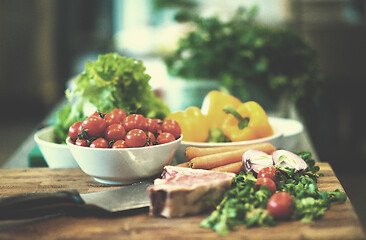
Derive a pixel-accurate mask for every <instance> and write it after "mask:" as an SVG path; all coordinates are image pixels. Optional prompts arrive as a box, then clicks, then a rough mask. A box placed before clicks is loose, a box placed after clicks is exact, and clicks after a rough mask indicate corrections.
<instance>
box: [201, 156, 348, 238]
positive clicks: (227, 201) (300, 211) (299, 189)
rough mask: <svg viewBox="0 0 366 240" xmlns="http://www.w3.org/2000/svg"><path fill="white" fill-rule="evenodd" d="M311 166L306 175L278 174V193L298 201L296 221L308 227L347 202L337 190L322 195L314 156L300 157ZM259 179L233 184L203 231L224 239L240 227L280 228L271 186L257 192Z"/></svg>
mask: <svg viewBox="0 0 366 240" xmlns="http://www.w3.org/2000/svg"><path fill="white" fill-rule="evenodd" d="M297 154H298V155H299V156H300V157H302V158H303V159H304V160H305V162H306V163H307V165H308V167H307V168H306V169H305V170H303V171H298V172H295V169H294V168H288V167H286V168H280V167H277V168H278V169H279V171H278V173H277V174H276V178H277V179H278V180H279V182H278V183H277V192H282V191H285V192H288V193H289V194H291V196H292V198H293V200H294V201H295V209H294V211H293V213H292V215H291V219H292V220H300V221H301V222H303V223H308V222H311V221H313V220H316V219H319V218H321V217H322V216H323V215H324V213H325V212H326V211H327V210H328V209H329V208H330V206H331V203H332V202H340V203H343V202H345V201H346V200H347V196H346V194H345V193H344V192H341V191H340V190H339V189H336V190H334V191H332V192H326V191H323V192H320V191H319V190H318V186H317V180H318V178H319V177H321V176H322V174H319V173H318V171H319V167H318V166H314V165H315V161H314V160H313V159H312V157H311V153H310V152H299V153H297ZM256 181H257V179H256V177H255V176H254V175H253V173H252V172H249V173H248V174H245V173H244V172H241V173H240V174H238V175H237V176H236V177H235V178H234V179H233V182H232V187H231V189H229V190H227V191H226V192H225V194H224V197H223V199H222V201H221V202H220V203H219V205H217V207H216V209H215V210H214V211H213V212H212V213H211V214H210V215H209V216H208V217H207V218H206V219H204V220H203V221H202V222H201V227H204V228H211V229H213V230H215V231H216V232H217V233H218V234H220V235H227V234H228V233H229V232H230V231H232V230H235V229H236V228H237V227H238V226H239V225H245V226H246V227H248V228H249V227H255V226H264V227H270V226H274V225H275V224H276V221H275V219H274V218H273V217H272V216H271V215H270V214H269V213H268V210H267V203H268V200H269V198H270V197H271V192H270V191H269V190H268V188H267V186H265V187H261V188H260V189H259V190H257V191H256V190H255V189H254V185H255V183H256Z"/></svg>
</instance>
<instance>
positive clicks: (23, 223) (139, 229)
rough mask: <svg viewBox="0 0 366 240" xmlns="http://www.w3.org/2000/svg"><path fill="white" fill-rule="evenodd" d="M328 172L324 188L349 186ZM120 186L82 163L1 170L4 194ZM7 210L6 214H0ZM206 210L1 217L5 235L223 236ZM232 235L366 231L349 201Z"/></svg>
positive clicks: (322, 235) (360, 235) (359, 234)
mask: <svg viewBox="0 0 366 240" xmlns="http://www.w3.org/2000/svg"><path fill="white" fill-rule="evenodd" d="M318 165H319V166H320V169H321V172H322V173H323V174H324V177H321V178H320V180H319V184H318V186H319V189H320V190H325V191H333V190H335V189H336V188H339V189H341V190H342V191H344V190H343V188H342V186H341V184H340V182H339V181H338V179H337V178H336V176H335V175H334V172H333V170H332V168H331V167H330V166H329V164H327V163H318ZM112 188H116V187H115V186H107V185H103V184H100V183H97V182H95V181H94V180H93V179H92V178H91V177H89V176H88V175H86V174H84V173H83V172H82V171H81V170H80V169H79V168H74V169H50V168H13V169H0V197H7V196H11V195H13V194H19V193H28V192H55V191H61V190H69V189H77V190H79V192H80V193H87V192H95V191H101V190H107V189H112ZM0 214H1V213H0ZM208 214H209V213H203V214H200V215H196V216H189V217H184V218H176V219H165V218H160V217H152V216H149V214H148V209H147V208H145V209H139V210H134V211H130V212H122V213H117V214H115V215H113V216H95V215H84V216H82V217H75V216H72V217H71V216H58V217H44V218H37V219H28V220H2V221H0V239H23V238H24V239H124V238H126V239H220V237H219V235H217V233H215V232H213V231H211V230H210V229H204V228H200V226H199V224H200V222H201V221H202V220H203V219H204V218H205V217H207V216H208ZM225 238H228V239H256V240H258V239H365V234H364V232H363V229H362V227H361V225H360V222H359V220H358V217H357V215H356V213H355V211H354V209H353V207H352V204H351V202H350V201H349V200H347V201H346V203H344V204H339V203H334V204H333V205H332V206H331V209H330V210H329V211H327V212H326V213H325V215H324V216H323V218H322V219H320V220H317V221H314V222H312V223H308V224H304V223H301V222H299V221H292V222H279V223H278V224H277V226H275V227H271V228H262V227H257V228H251V229H247V228H245V227H244V226H241V227H239V229H238V230H237V231H234V232H231V233H230V234H229V235H228V236H226V237H225Z"/></svg>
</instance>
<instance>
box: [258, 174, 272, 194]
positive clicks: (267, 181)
mask: <svg viewBox="0 0 366 240" xmlns="http://www.w3.org/2000/svg"><path fill="white" fill-rule="evenodd" d="M262 186H267V188H268V190H269V191H270V192H271V193H272V194H274V193H275V192H276V184H275V182H274V181H273V180H272V179H270V178H258V179H257V181H256V182H255V185H254V189H255V190H256V191H258V190H259V189H260V188H261V187H262Z"/></svg>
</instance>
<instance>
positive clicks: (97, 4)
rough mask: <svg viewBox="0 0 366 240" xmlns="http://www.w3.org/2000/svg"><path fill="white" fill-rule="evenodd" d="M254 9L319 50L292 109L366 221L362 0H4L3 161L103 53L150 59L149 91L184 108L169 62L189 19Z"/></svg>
mask: <svg viewBox="0 0 366 240" xmlns="http://www.w3.org/2000/svg"><path fill="white" fill-rule="evenodd" d="M254 5H255V6H257V7H258V14H257V18H256V21H258V22H259V23H261V24H263V25H267V26H280V27H285V28H288V29H292V30H295V31H297V32H298V33H299V34H300V36H301V38H302V39H303V40H304V41H305V42H306V43H307V44H308V46H310V47H311V48H312V49H314V51H315V52H316V56H317V62H312V60H311V61H310V62H309V65H311V63H316V65H317V66H318V67H319V72H320V74H321V79H322V81H319V82H318V83H319V84H313V85H312V86H310V87H307V88H306V89H305V93H306V94H305V95H304V96H306V97H305V98H302V99H301V100H300V101H298V102H296V104H295V107H296V109H297V111H298V112H299V114H300V116H301V118H302V119H303V121H304V124H305V125H306V128H307V130H308V133H309V136H310V137H311V141H312V144H313V145H314V148H315V150H316V152H317V156H318V157H319V159H318V160H320V161H326V162H329V163H330V164H331V166H332V167H333V168H334V170H335V172H336V174H337V176H338V177H339V178H340V180H341V183H342V184H343V185H344V187H345V189H346V191H347V192H348V194H349V196H350V198H351V201H352V203H353V204H354V205H355V207H356V209H357V212H358V213H359V215H360V217H361V220H362V221H363V223H365V222H366V220H365V217H364V215H365V214H366V208H365V207H364V204H363V201H364V200H363V199H364V198H365V197H366V193H365V190H364V189H365V188H364V187H362V186H364V185H365V176H364V170H363V168H362V167H363V166H364V162H365V161H366V135H365V133H366V124H365V123H364V122H365V121H364V119H365V116H366V115H365V114H364V113H363V110H364V109H365V107H364V104H365V95H364V88H363V87H364V86H365V84H364V82H363V81H365V80H366V1H365V0H276V1H266V0H231V1H220V0H208V1H207V0H206V1H203V0H180V1H178V0H177V1H172V0H170V1H168V0H120V1H119V0H108V1H100V0H51V1H50V0H0V53H1V54H0V91H1V92H0V101H1V110H2V111H1V112H2V117H1V118H0V121H1V125H0V126H1V130H0V134H1V136H2V138H1V145H0V150H1V157H0V165H1V164H4V163H5V162H6V161H7V160H8V159H9V158H10V157H11V156H12V154H13V153H14V152H15V151H16V150H17V149H18V148H19V147H20V146H21V144H22V143H23V142H24V141H25V139H26V138H28V137H29V135H30V134H31V133H32V132H33V131H34V130H35V129H36V128H37V127H39V124H40V122H41V121H42V120H43V119H44V118H45V117H46V116H47V115H48V114H49V113H50V111H51V110H52V109H53V108H54V107H55V106H56V105H57V104H58V103H59V102H60V101H61V100H62V99H63V98H64V91H65V89H66V87H67V86H68V83H69V80H70V79H71V78H73V77H74V76H76V75H78V74H79V73H80V72H82V71H83V69H84V65H85V62H86V61H93V60H96V59H97V57H98V55H99V54H103V53H108V52H118V53H120V54H121V55H124V56H127V57H132V58H135V59H139V60H143V61H144V64H145V66H146V67H147V72H148V73H149V74H150V75H151V77H152V79H151V82H150V83H151V85H152V87H153V88H156V89H163V90H166V91H168V93H166V95H164V96H165V97H166V98H168V100H170V101H169V104H170V107H171V109H172V110H178V109H181V108H184V107H185V106H183V105H182V102H184V101H180V98H179V97H175V98H169V96H171V95H173V96H181V95H180V94H181V91H180V89H179V87H184V86H183V85H180V84H178V83H179V82H177V80H176V81H175V82H172V80H171V79H170V78H169V77H167V74H166V72H167V66H166V64H165V62H164V61H163V59H165V58H167V57H168V56H170V55H171V54H172V53H173V52H174V51H175V49H176V48H177V47H178V39H180V38H181V37H183V36H185V35H186V34H187V33H188V32H189V31H190V30H192V25H191V24H190V23H189V21H188V22H187V21H183V20H184V17H187V16H189V15H190V14H197V16H200V17H209V16H214V15H218V16H219V17H220V18H222V19H229V18H230V16H232V15H233V14H234V13H235V11H236V10H237V9H238V7H239V6H245V7H249V6H254ZM285 49H286V48H284V50H283V51H285ZM220 57H222V56H220ZM218 58H219V56H218ZM288 67H289V68H292V66H291V65H289V66H288ZM309 81H311V80H309ZM174 84H175V85H174ZM169 86H170V87H169ZM167 89H168V90H167ZM319 90H320V91H319ZM315 92H319V93H320V95H319V96H318V98H317V100H316V101H315V102H313V101H312V100H310V96H312V95H314V94H315ZM169 93H170V95H169ZM182 96H183V95H182ZM184 103H185V104H190V103H189V102H187V101H186V102H184ZM304 150H306V149H304Z"/></svg>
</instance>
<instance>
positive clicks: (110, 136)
mask: <svg viewBox="0 0 366 240" xmlns="http://www.w3.org/2000/svg"><path fill="white" fill-rule="evenodd" d="M125 135H126V130H125V129H124V127H122V125H121V124H117V123H114V124H112V125H109V126H108V127H107V128H106V129H105V131H104V137H105V139H107V140H108V141H117V140H122V139H125Z"/></svg>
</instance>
